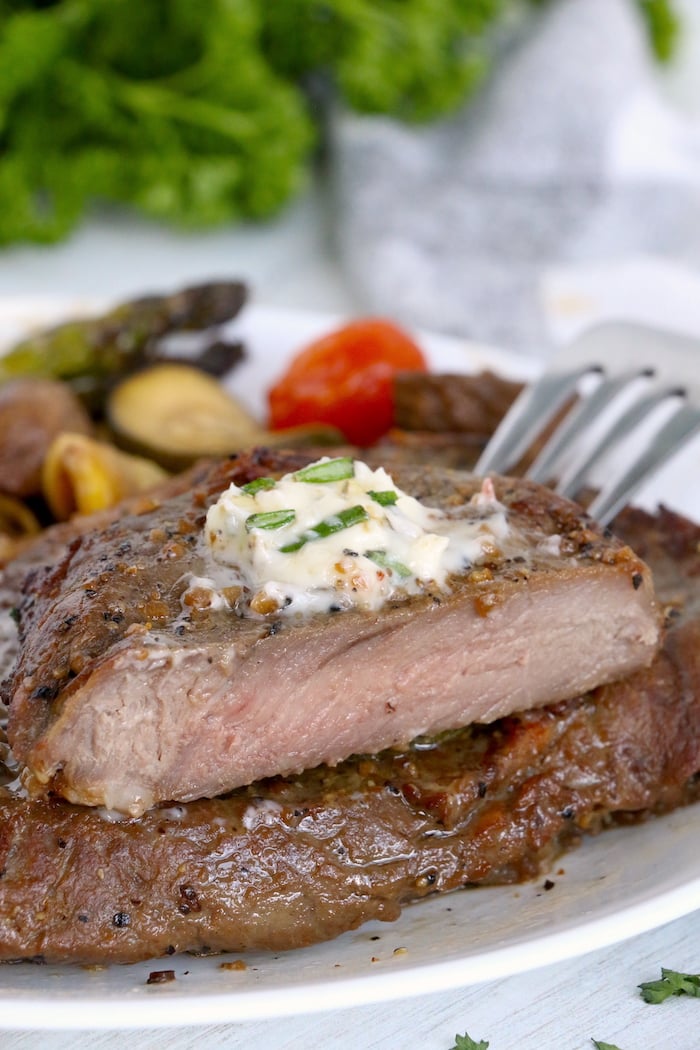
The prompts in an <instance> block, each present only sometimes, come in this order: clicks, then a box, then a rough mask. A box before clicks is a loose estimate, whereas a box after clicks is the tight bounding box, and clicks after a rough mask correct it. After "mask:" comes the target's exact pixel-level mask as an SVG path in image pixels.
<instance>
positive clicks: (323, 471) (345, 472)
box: [292, 456, 355, 485]
mask: <svg viewBox="0 0 700 1050" xmlns="http://www.w3.org/2000/svg"><path fill="white" fill-rule="evenodd" d="M354 473H355V467H354V464H353V462H352V458H351V457H350V456H338V458H337V459H328V460H326V461H325V463H312V464H311V465H310V466H308V467H303V468H302V469H301V470H297V471H296V472H295V473H294V474H293V475H292V477H293V478H294V480H295V481H305V482H307V483H308V484H312V485H322V484H324V483H326V482H329V481H345V480H346V478H351V477H353V475H354Z"/></svg>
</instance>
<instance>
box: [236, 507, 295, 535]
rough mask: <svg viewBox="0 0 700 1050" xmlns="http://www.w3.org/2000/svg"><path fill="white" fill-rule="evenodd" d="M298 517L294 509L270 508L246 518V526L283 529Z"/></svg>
mask: <svg viewBox="0 0 700 1050" xmlns="http://www.w3.org/2000/svg"><path fill="white" fill-rule="evenodd" d="M295 518H296V513H295V512H294V511H293V510H269V511H265V512H264V513H261V514H250V515H249V516H248V517H247V518H246V520H245V527H246V529H247V530H248V532H250V530H251V529H281V528H282V526H283V525H289V524H290V523H291V522H293V521H294V519H295Z"/></svg>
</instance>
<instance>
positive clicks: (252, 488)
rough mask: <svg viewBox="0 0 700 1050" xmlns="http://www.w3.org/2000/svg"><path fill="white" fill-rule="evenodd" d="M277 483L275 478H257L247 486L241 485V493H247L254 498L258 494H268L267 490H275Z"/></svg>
mask: <svg viewBox="0 0 700 1050" xmlns="http://www.w3.org/2000/svg"><path fill="white" fill-rule="evenodd" d="M276 484H277V482H276V481H275V479H274V478H255V480H254V481H249V482H248V484H247V485H241V492H245V494H246V496H254V495H255V493H256V492H266V491H267V489H273V488H274V487H275V485H276Z"/></svg>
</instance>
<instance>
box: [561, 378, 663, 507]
mask: <svg viewBox="0 0 700 1050" xmlns="http://www.w3.org/2000/svg"><path fill="white" fill-rule="evenodd" d="M682 394H683V391H681V390H677V389H666V390H655V391H654V392H653V393H651V394H649V395H647V397H644V398H641V400H639V401H636V402H635V403H634V404H633V405H631V406H630V407H629V408H628V409H627V410H626V411H625V412H623V413H622V414H621V415H619V416H618V417H617V418H616V419H614V420H613V421H612V423H611V425H610V426H609V427H608V429H607V430H605V431H604V432H603V433H602V434H601V435H600V437H599V439H598V441H597V442H596V443H595V444H594V445H593V446H591V447H590V448H589V449H588V451H587V455H585V456H581V457H580V458H579V460H578V461H577V462H576V463H574V464H572V466H571V468H570V469H569V470H568V471H566V472H562V474H561V476H560V477H559V480H558V482H557V485H556V490H557V492H558V493H560V495H562V496H568V497H569V498H571V499H573V498H574V497H575V496H576V495H577V493H578V492H579V490H580V489H582V488H583V487H584V485H585V484H586V479H587V477H588V476H589V475H590V471H591V470H592V468H593V467H594V466H596V464H598V463H599V462H600V461H601V459H602V458H603V457H604V456H605V455H606V453H608V452H610V451H611V450H612V449H613V448H614V447H615V446H616V445H618V444H619V443H620V441H622V439H623V438H625V437H627V435H628V434H631V433H632V431H634V430H635V429H636V428H637V427H638V426H639V425H640V423H643V422H644V421H645V420H646V419H647V418H648V417H649V415H650V413H651V412H652V411H653V410H654V409H655V408H656V407H657V405H660V404H661V403H662V402H663V401H667V400H668V399H669V398H672V397H680V396H682ZM643 447H644V446H643ZM584 451H585V450H584Z"/></svg>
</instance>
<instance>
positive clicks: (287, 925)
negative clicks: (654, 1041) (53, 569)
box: [0, 511, 700, 963]
mask: <svg viewBox="0 0 700 1050" xmlns="http://www.w3.org/2000/svg"><path fill="white" fill-rule="evenodd" d="M616 528H617V529H618V531H619V532H620V534H621V535H622V536H623V537H624V538H625V539H627V540H628V541H629V542H630V544H632V545H633V546H634V547H635V548H636V549H639V550H642V551H643V552H644V554H645V557H646V558H647V559H648V561H649V563H650V565H651V566H652V568H653V569H654V571H655V572H656V573H657V577H658V583H657V588H658V592H659V596H660V599H661V601H662V602H663V603H664V605H665V610H666V614H667V618H668V621H669V625H670V626H669V630H668V633H667V635H666V638H665V641H664V646H663V649H662V650H661V651H660V652H659V654H658V655H657V657H656V658H655V660H654V663H653V664H652V666H651V667H650V668H649V669H648V670H645V671H640V672H638V673H636V674H634V675H631V676H630V677H629V678H627V679H626V680H625V681H624V682H618V683H617V684H613V685H608V686H604V687H601V688H599V689H596V690H594V691H593V692H591V693H588V694H586V695H584V696H582V697H581V698H578V699H574V700H571V701H568V702H566V703H560V704H556V705H553V706H550V707H547V708H543V709H539V710H536V711H530V712H527V713H523V714H520V715H514V716H512V717H509V718H506V719H503V720H500V721H498V722H496V723H495V724H494V725H492V726H488V727H471V728H467V729H464V730H461V731H459V732H456V733H452V734H448V735H446V736H444V737H443V738H441V739H440V740H437V741H435V745H434V747H433V748H432V749H431V750H419V749H415V748H411V747H408V748H404V749H402V750H397V751H386V752H384V753H382V754H379V755H375V756H364V757H356V758H353V759H351V760H349V761H347V762H345V763H343V764H342V765H339V766H338V767H337V768H335V769H329V768H320V769H316V770H313V771H310V772H307V773H304V774H302V775H301V776H298V777H288V778H282V777H278V778H274V779H271V780H267V781H263V782H260V783H258V784H254V785H252V786H250V787H246V788H242V789H239V790H237V791H235V792H232V793H231V794H230V795H228V796H226V797H223V798H217V799H212V800H200V801H196V802H191V803H188V804H185V805H183V806H179V807H172V806H169V807H165V806H164V807H156V808H155V809H153V810H151V811H150V812H149V813H147V814H146V815H145V816H143V817H142V818H140V819H127V820H124V821H121V822H117V823H111V822H109V821H107V820H105V819H104V818H103V817H102V816H100V814H99V813H98V812H97V811H95V810H93V809H87V808H83V807H79V806H74V805H71V804H69V803H66V802H63V801H61V800H60V799H49V800H42V799H34V800H31V799H26V798H21V797H18V796H16V795H13V794H12V792H11V791H9V790H8V789H0V813H1V817H0V872H1V873H2V874H1V876H0V959H2V960H5V961H7V960H19V959H31V960H32V961H37V960H45V961H46V962H80V963H106V962H122V963H124V962H131V961H136V960H140V959H146V958H151V957H156V956H160V955H169V954H172V953H173V952H176V951H197V952H201V951H218V950H230V951H234V950H235V951H239V950H246V949H257V948H262V949H273V950H282V949H291V948H296V947H301V946H304V945H309V944H312V943H315V942H319V941H322V940H326V939H329V938H331V937H335V936H337V935H338V934H340V933H342V932H344V931H346V930H349V929H353V928H356V927H357V926H358V925H360V924H361V923H363V922H365V921H366V920H369V919H386V920H392V919H395V918H396V917H398V915H399V913H400V911H401V908H402V907H403V906H404V905H405V904H407V903H408V902H410V901H415V900H418V899H420V898H422V897H425V896H427V895H428V894H431V893H435V892H444V891H446V890H451V889H454V888H457V887H461V886H464V885H488V884H501V883H512V882H516V881H520V880H523V879H528V878H530V877H533V876H535V875H536V874H538V873H539V872H541V871H542V870H543V869H544V870H546V869H547V868H549V867H550V866H551V864H552V862H553V861H554V859H555V857H556V856H557V855H558V854H559V853H560V852H561V851H562V850H563V849H565V848H567V847H569V846H571V845H572V844H575V843H576V842H577V841H578V839H579V838H580V836H581V835H582V834H584V833H590V832H597V831H598V830H600V829H601V828H604V827H605V826H607V825H609V824H611V823H613V822H615V821H619V820H622V821H628V820H629V819H631V818H632V817H633V816H635V817H641V816H644V815H648V814H650V813H654V812H662V811H666V810H669V809H671V808H673V807H675V806H677V805H679V804H682V803H685V802H689V801H692V800H694V799H695V798H696V797H697V795H698V787H699V785H698V781H697V779H696V774H697V772H698V770H700V553H699V552H700V528H698V527H697V526H695V525H693V524H691V523H690V522H688V521H686V520H684V519H683V518H680V517H678V516H677V515H674V514H672V513H670V512H668V511H662V512H661V513H660V514H659V516H658V517H656V518H653V517H650V516H649V515H646V514H644V513H643V512H636V511H632V512H625V514H623V515H622V517H621V518H620V519H619V521H618V523H617V525H616Z"/></svg>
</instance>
